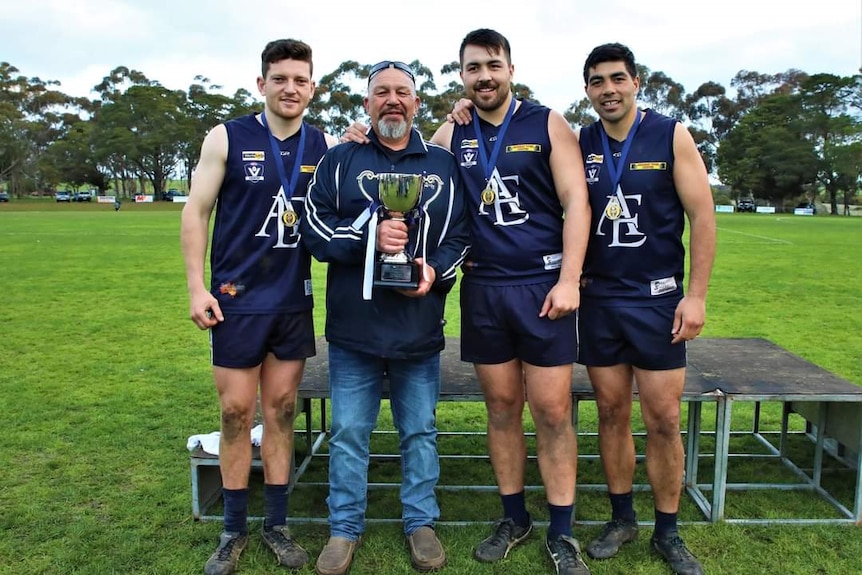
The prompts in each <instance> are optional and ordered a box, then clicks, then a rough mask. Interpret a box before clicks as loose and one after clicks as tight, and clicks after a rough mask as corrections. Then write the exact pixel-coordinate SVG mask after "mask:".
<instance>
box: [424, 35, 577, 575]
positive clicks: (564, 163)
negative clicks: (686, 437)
mask: <svg viewBox="0 0 862 575" xmlns="http://www.w3.org/2000/svg"><path fill="white" fill-rule="evenodd" d="M460 62H461V80H462V81H463V83H464V89H465V91H466V94H467V97H468V98H469V100H470V102H472V108H473V112H472V118H471V120H472V121H471V122H470V123H469V124H464V125H459V124H453V123H444V124H443V125H442V126H441V127H440V128H439V129H438V130H437V132H436V133H435V134H434V138H433V139H432V141H433V142H436V143H439V144H440V145H442V146H446V147H447V148H449V149H450V150H452V152H453V153H454V154H455V157H456V159H457V160H458V162H459V164H460V166H461V173H462V176H463V177H464V180H465V183H466V190H467V210H468V214H469V221H470V231H471V251H470V256H469V261H468V262H467V263H466V264H465V266H464V267H465V269H464V275H463V278H462V281H461V358H462V359H463V360H464V361H469V362H472V363H473V364H474V366H475V369H476V374H477V376H478V378H479V381H480V383H481V385H482V391H483V392H484V395H485V405H486V408H487V412H488V452H489V454H490V457H491V464H492V466H493V468H494V473H495V475H496V478H497V485H498V488H499V493H500V497H501V502H502V507H503V519H502V520H501V521H499V522H498V523H497V525H496V527H495V531H494V533H493V534H492V535H491V536H490V537H488V538H487V539H485V540H484V541H482V542H480V543H479V545H478V546H477V547H476V549H475V552H474V555H475V557H476V559H478V560H479V561H484V562H492V561H498V560H500V559H503V558H504V557H506V555H507V554H508V553H509V551H510V550H511V549H512V548H513V547H514V546H515V545H517V544H518V543H520V542H521V541H523V540H524V539H526V538H527V537H528V536H529V534H530V532H531V530H532V519H531V517H530V515H529V513H528V512H527V509H526V505H525V500H524V473H525V465H526V461H527V455H526V443H525V439H524V428H523V424H522V417H523V411H524V403H525V399H526V400H527V402H528V403H529V407H530V413H531V414H532V416H533V421H534V422H535V425H536V443H537V448H536V451H537V456H538V462H539V470H540V472H541V475H542V480H543V482H544V485H545V491H546V495H547V502H548V511H549V514H550V526H549V529H548V533H547V537H546V540H545V546H546V549H547V551H548V554H549V555H550V557H551V559H552V561H553V564H554V568H555V571H556V573H558V574H561V575H562V574H565V575H582V574H588V573H589V569H588V568H587V566H586V564H585V563H584V562H583V560H582V559H581V555H580V546H579V544H578V542H577V540H576V539H574V538H573V537H572V510H573V505H574V498H575V483H576V475H577V439H576V437H575V434H574V430H573V428H572V422H571V409H572V401H571V379H572V363H573V362H574V361H575V359H576V356H577V340H576V327H575V314H573V313H572V312H574V311H575V310H576V309H577V308H578V305H579V300H580V296H579V284H578V281H579V279H580V275H581V265H582V262H583V258H584V251H585V249H586V244H587V236H588V233H589V227H590V213H589V206H588V205H587V191H586V186H585V184H584V172H583V164H582V159H581V154H580V150H579V149H578V144H577V140H576V138H575V135H574V133H573V132H572V130H571V128H570V127H569V125H568V123H567V122H566V121H565V119H564V118H563V117H562V115H560V114H559V113H557V112H555V111H552V110H549V109H548V108H546V107H543V106H539V105H536V104H533V103H531V102H529V101H526V100H517V99H516V98H515V96H514V94H513V93H512V77H513V74H514V66H513V65H512V60H511V50H510V46H509V41H508V40H507V39H506V38H505V37H504V36H503V35H501V34H500V33H498V32H496V31H494V30H487V29H480V30H474V31H472V32H470V33H469V34H467V36H466V37H465V38H464V40H463V42H462V43H461V48H460ZM564 216H565V217H564Z"/></svg>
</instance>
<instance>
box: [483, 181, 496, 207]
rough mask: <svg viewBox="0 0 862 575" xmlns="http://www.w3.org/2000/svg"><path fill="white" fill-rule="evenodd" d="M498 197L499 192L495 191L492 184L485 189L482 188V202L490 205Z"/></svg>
mask: <svg viewBox="0 0 862 575" xmlns="http://www.w3.org/2000/svg"><path fill="white" fill-rule="evenodd" d="M496 197H497V194H495V193H494V190H492V189H491V186H488V187H487V188H485V189H484V190H482V196H481V198H482V203H483V204H485V205H486V206H490V205H491V204H493V203H494V199H495V198H496Z"/></svg>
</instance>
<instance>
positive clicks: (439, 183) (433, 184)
mask: <svg viewBox="0 0 862 575" xmlns="http://www.w3.org/2000/svg"><path fill="white" fill-rule="evenodd" d="M424 188H432V189H433V190H434V193H433V194H431V195H430V196H428V197H427V198H426V196H425V194H424V193H423V194H422V203H423V204H424V205H426V206H427V205H428V204H429V203H430V202H432V201H433V200H434V198H436V197H437V195H438V194H439V193H440V192H441V191H442V190H443V180H442V179H440V176H438V175H437V174H431V175H430V176H425V183H424V186H423V189H424Z"/></svg>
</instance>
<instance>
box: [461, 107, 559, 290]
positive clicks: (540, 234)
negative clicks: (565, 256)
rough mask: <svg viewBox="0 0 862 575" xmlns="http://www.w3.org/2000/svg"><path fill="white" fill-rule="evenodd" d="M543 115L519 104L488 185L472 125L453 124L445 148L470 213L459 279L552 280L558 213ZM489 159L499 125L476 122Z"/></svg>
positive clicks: (556, 263)
mask: <svg viewBox="0 0 862 575" xmlns="http://www.w3.org/2000/svg"><path fill="white" fill-rule="evenodd" d="M549 114H550V110H549V109H548V108H546V107H544V106H539V105H536V104H533V103H531V102H527V101H522V102H521V105H520V107H519V108H518V109H517V110H515V113H514V114H513V115H512V119H511V122H510V123H509V127H508V128H507V129H506V133H505V135H504V137H503V140H504V141H503V142H502V144H501V145H502V148H501V149H500V152H499V155H498V156H497V161H496V163H495V168H494V171H493V173H492V175H491V181H490V186H491V189H492V190H493V192H494V194H493V198H491V199H490V201H488V200H489V198H488V194H486V195H485V201H484V202H483V195H482V192H483V191H484V190H485V188H486V187H488V182H486V180H485V172H484V167H483V165H482V163H481V162H480V160H479V149H478V145H479V142H477V140H476V131H475V128H474V127H473V124H472V123H471V124H469V125H466V126H458V125H456V126H455V128H454V131H453V133H452V142H451V149H452V152H453V153H454V154H455V157H456V159H457V160H458V163H459V165H460V167H461V174H462V176H463V179H464V183H465V187H466V191H467V195H466V197H467V210H468V212H471V213H470V217H469V218H468V219H469V222H470V232H471V234H472V237H471V242H470V256H469V258H468V259H470V260H471V261H472V262H473V266H472V268H470V271H469V273H467V274H465V276H464V277H465V278H468V277H469V278H470V281H475V282H477V283H486V284H496V285H518V284H528V283H537V282H541V281H548V280H554V279H556V278H557V277H559V275H560V265H561V263H562V253H563V208H562V206H561V205H560V200H559V198H558V197H557V193H556V190H555V188H554V179H553V176H552V175H551V166H550V157H551V140H550V136H549V135H548V115H549ZM479 126H480V128H481V132H482V138H483V140H484V146H485V151H486V155H485V157H486V158H487V159H488V160H490V157H491V153H492V150H493V149H494V145H495V143H496V141H497V134H498V132H499V131H500V127H499V126H493V125H491V124H489V123H487V122H485V121H484V120H481V119H480V120H479Z"/></svg>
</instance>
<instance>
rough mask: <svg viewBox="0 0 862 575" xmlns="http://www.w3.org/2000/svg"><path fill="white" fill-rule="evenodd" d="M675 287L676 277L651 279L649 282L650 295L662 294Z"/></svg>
mask: <svg viewBox="0 0 862 575" xmlns="http://www.w3.org/2000/svg"><path fill="white" fill-rule="evenodd" d="M675 289H676V279H674V278H672V277H670V278H662V279H660V280H652V281H651V282H649V293H650V295H663V294H666V293H669V292H672V291H673V290H675Z"/></svg>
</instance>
